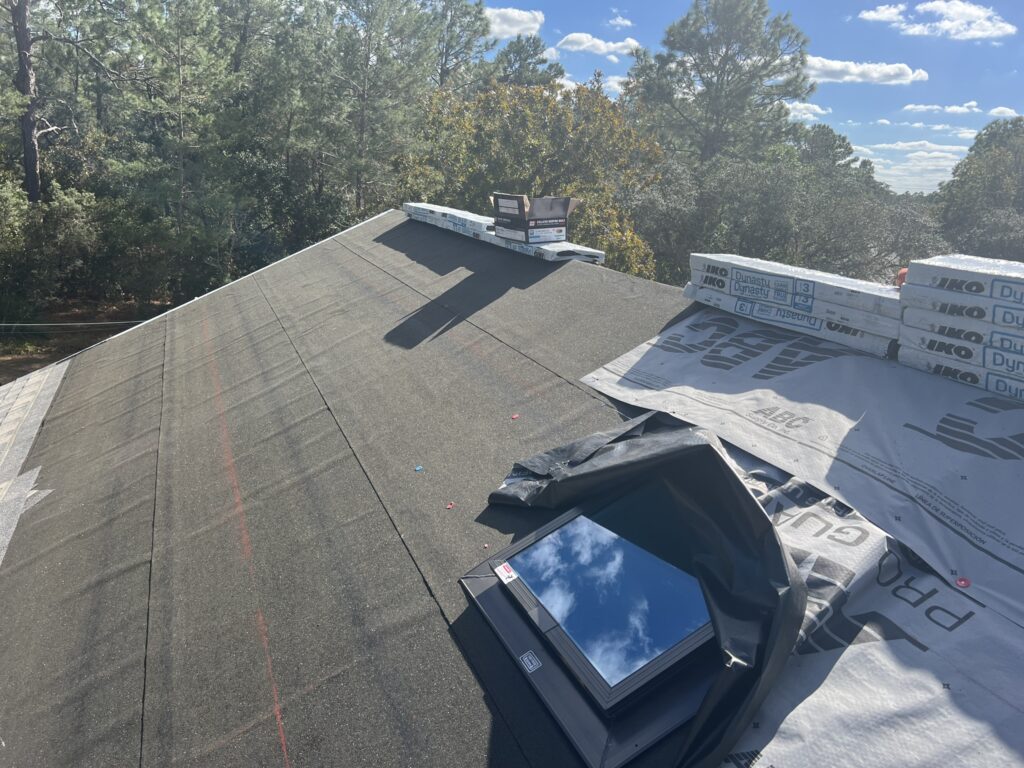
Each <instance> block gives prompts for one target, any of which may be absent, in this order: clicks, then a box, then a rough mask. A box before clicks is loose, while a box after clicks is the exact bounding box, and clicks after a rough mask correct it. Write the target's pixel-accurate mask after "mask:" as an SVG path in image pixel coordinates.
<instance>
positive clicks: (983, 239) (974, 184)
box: [940, 117, 1024, 261]
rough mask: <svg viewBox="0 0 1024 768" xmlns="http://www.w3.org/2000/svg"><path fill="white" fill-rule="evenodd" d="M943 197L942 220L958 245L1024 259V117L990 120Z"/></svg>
mask: <svg viewBox="0 0 1024 768" xmlns="http://www.w3.org/2000/svg"><path fill="white" fill-rule="evenodd" d="M940 197H941V199H942V214H941V215H942V222H943V224H944V226H945V228H946V232H947V233H948V236H949V239H950V241H951V242H952V243H953V245H954V246H956V248H957V249H959V250H961V251H962V252H964V253H970V254H973V255H975V256H987V257H990V258H995V259H1010V260H1013V261H1024V117H1015V118H1013V119H1012V120H996V121H995V122H993V123H989V125H987V126H986V127H985V129H984V130H983V131H982V132H981V133H979V134H978V136H977V137H976V138H975V140H974V145H973V146H972V147H971V149H970V151H969V152H968V153H967V157H965V158H964V159H963V160H961V161H960V162H959V163H957V166H956V167H955V168H954V169H953V179H952V181H949V182H947V183H946V184H944V185H943V186H942V189H941V194H940Z"/></svg>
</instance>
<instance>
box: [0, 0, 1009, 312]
mask: <svg viewBox="0 0 1024 768" xmlns="http://www.w3.org/2000/svg"><path fill="white" fill-rule="evenodd" d="M0 13H2V14H3V15H2V17H0V25H2V26H0V35H2V36H3V39H2V41H0V70H3V72H4V73H6V75H7V76H5V77H3V78H0V321H3V322H12V321H24V320H26V319H30V318H32V317H34V316H37V315H38V314H39V313H40V312H42V311H45V309H46V307H48V306H52V304H53V303H54V302H58V303H59V302H62V301H67V300H69V299H76V298H81V299H92V300H110V301H138V302H150V301H154V300H160V301H170V302H179V301H182V300H186V299H188V298H191V297H193V296H195V295H198V294H201V293H203V292H205V291H208V290H210V289H211V288H213V287H216V286H217V285H221V284H223V283H224V282H226V281H228V280H231V279H234V278H236V277H239V276H241V275H243V274H246V273H248V272H250V271H252V270H253V269H256V268H258V267H261V266H263V265H265V264H267V263H270V262H272V261H274V260H276V259H278V258H280V257H282V256H284V255H286V254H288V253H290V252H293V251H296V250H298V249H300V248H302V247H304V246H305V245H308V244H309V243H311V242H315V241H317V240H319V239H322V238H323V237H325V236H327V235H329V234H331V233H333V232H336V231H338V230H340V229H343V228H345V227H346V226H349V225H351V224H353V223H356V222H358V221H360V220H362V219H364V218H366V217H368V216H369V215H372V214H374V213H376V212H378V211H380V210H382V209H385V208H388V207H397V206H398V205H400V203H401V202H403V201H405V200H426V201H430V202H436V203H441V204H448V205H454V206H457V207H461V208H467V209H471V210H475V211H478V212H485V211H486V210H487V207H488V205H487V195H488V194H489V193H490V192H492V191H494V190H496V189H500V190H502V191H517V192H528V193H531V194H534V195H538V194H569V195H574V196H577V197H580V198H582V199H583V200H584V201H585V205H584V206H583V207H582V208H581V209H580V210H579V211H578V213H577V214H576V215H575V216H574V221H573V222H572V236H573V239H575V240H577V241H579V242H583V243H586V244H588V245H592V246H595V247H599V248H602V249H604V250H606V251H607V253H608V256H609V258H608V264H609V265H610V266H612V267H614V268H616V269H620V270H623V271H627V272H630V273H633V274H637V275H641V276H644V277H651V278H656V279H659V280H663V281H667V282H674V283H680V282H682V281H684V280H685V279H686V277H687V256H688V254H689V253H690V252H691V251H728V252H736V253H742V254H745V255H749V256H756V257H762V258H768V259H774V260H778V261H784V262H787V263H792V264H799V265H805V266H810V267H816V268H822V269H828V270H831V271H835V272H841V273H844V274H848V275H853V276H859V277H867V278H873V279H881V280H887V279H889V278H890V277H891V275H892V273H893V272H894V270H895V268H896V266H897V265H899V264H902V263H906V261H908V260H909V259H911V258H916V257H921V256H927V255H931V254H934V253H939V252H943V251H950V250H963V251H966V252H970V253H975V254H977V255H982V256H993V257H1000V258H1013V259H1021V258H1024V119H1021V118H1017V119H1014V120H1000V121H996V122H994V123H992V124H990V125H989V126H988V127H986V128H985V129H984V130H983V131H982V132H981V133H980V134H979V135H978V136H977V138H976V140H975V142H974V145H973V147H972V148H971V150H970V152H969V153H968V155H967V157H966V158H965V159H964V160H963V161H961V163H960V164H959V165H958V166H957V167H956V169H955V171H954V174H953V179H952V181H950V182H948V183H946V184H944V185H943V186H942V188H941V189H940V190H939V191H938V192H937V193H935V194H933V195H928V196H922V195H906V194H903V195H900V194H895V193H894V192H893V191H892V190H890V189H889V188H888V187H887V186H886V185H884V184H882V183H880V182H879V181H878V180H877V179H876V178H875V176H874V168H873V166H872V164H871V162H870V160H866V159H861V158H858V157H856V156H855V154H854V152H853V148H852V146H851V145H850V142H849V141H848V140H847V139H846V138H845V137H844V136H842V135H840V134H838V133H836V132H835V131H833V130H832V129H830V128H828V127H827V126H824V125H815V126H813V127H806V126H804V125H803V124H801V123H799V122H794V121H792V120H790V119H789V111H788V108H787V106H786V105H787V104H788V103H791V102H794V101H803V100H805V99H806V98H807V97H808V95H809V94H810V93H811V92H812V90H813V84H812V83H810V82H809V81H808V80H807V77H806V76H805V75H804V73H803V69H804V63H805V57H806V48H807V39H806V37H805V36H804V35H803V34H802V33H801V32H800V30H799V29H798V28H797V27H796V26H795V25H794V24H793V22H792V20H791V18H790V17H789V16H788V15H772V13H771V12H770V10H769V8H768V6H767V4H766V2H765V0H694V2H693V4H692V6H691V7H690V9H689V10H688V11H687V13H686V14H685V15H684V16H683V17H682V18H680V19H679V20H678V21H676V22H675V23H673V24H672V25H671V26H670V27H669V28H668V29H667V30H666V31H665V36H664V40H663V47H662V50H661V51H659V52H657V53H652V52H649V51H645V50H638V51H636V52H635V56H634V64H633V66H632V67H631V69H630V72H629V76H628V78H627V79H626V81H625V83H624V84H623V87H622V92H621V95H619V96H618V98H614V99H613V98H609V96H608V95H607V94H606V90H607V88H606V83H605V81H604V79H603V76H602V74H601V73H600V72H595V73H594V75H593V77H592V78H591V79H590V80H589V81H588V82H585V83H580V84H575V83H569V82H567V81H566V79H565V72H564V70H563V69H562V68H561V67H560V66H559V65H558V63H557V62H550V61H547V60H546V59H545V56H544V43H543V42H542V40H541V39H540V38H539V37H537V36H521V37H517V38H515V39H513V40H511V41H509V42H508V43H507V44H506V45H505V46H504V47H503V48H502V49H501V50H498V51H495V45H496V43H495V41H494V40H493V38H491V37H490V34H489V33H490V30H489V28H488V21H487V17H486V15H485V13H484V9H483V6H482V4H481V3H480V2H476V3H472V2H468V0H346V1H345V2H338V1H337V0H334V1H328V0H175V2H173V3H167V2H163V0H160V1H157V0H60V1H59V2H56V1H54V0H47V1H46V2H44V1H43V0H0Z"/></svg>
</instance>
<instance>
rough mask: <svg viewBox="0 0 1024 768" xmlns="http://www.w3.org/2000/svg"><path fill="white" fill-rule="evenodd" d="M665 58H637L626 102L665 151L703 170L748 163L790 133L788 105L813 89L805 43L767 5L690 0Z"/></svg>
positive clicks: (755, 0) (667, 41)
mask: <svg viewBox="0 0 1024 768" xmlns="http://www.w3.org/2000/svg"><path fill="white" fill-rule="evenodd" d="M662 43H663V45H664V46H665V51H664V52H663V53H658V54H656V55H654V56H652V55H651V54H650V53H648V52H646V51H640V52H639V53H638V55H637V58H636V64H635V65H634V66H633V69H632V71H631V76H632V83H631V87H630V89H629V96H630V97H631V98H634V99H636V100H638V101H639V102H640V103H641V105H642V107H643V108H644V109H645V110H646V111H647V114H646V115H645V118H646V119H647V120H649V121H650V122H651V123H652V125H654V126H655V128H656V130H657V131H658V135H659V137H660V138H661V139H662V141H663V142H664V143H665V144H666V146H668V147H670V148H674V149H679V150H681V151H684V152H686V153H688V154H690V155H692V156H694V157H696V158H698V159H699V160H700V161H702V162H704V161H707V160H710V159H711V158H713V157H716V156H717V155H719V154H721V153H728V154H733V155H749V154H751V153H753V152H756V151H757V150H758V149H760V148H763V147H765V146H769V145H771V144H773V143H775V142H776V141H778V140H779V139H780V138H781V137H782V136H783V135H784V134H785V133H786V129H787V114H788V111H787V109H786V106H785V102H786V101H787V100H792V99H797V100H802V99H804V98H806V97H807V96H808V94H810V93H811V90H812V86H811V83H810V81H809V80H808V79H807V76H806V75H805V74H804V72H803V69H804V64H805V63H806V58H807V57H806V50H805V49H806V46H807V39H806V38H805V37H804V36H803V34H802V33H801V32H800V30H798V29H797V28H796V26H794V25H793V23H792V22H791V21H790V18H789V14H784V15H781V16H774V17H772V18H769V17H768V4H767V2H766V1H765V0H694V3H693V7H692V8H691V9H690V11H689V12H688V13H687V14H686V15H685V16H684V17H683V18H681V19H679V20H678V21H677V22H675V23H674V24H672V25H671V26H670V27H669V28H668V29H667V30H666V32H665V38H664V40H663V41H662Z"/></svg>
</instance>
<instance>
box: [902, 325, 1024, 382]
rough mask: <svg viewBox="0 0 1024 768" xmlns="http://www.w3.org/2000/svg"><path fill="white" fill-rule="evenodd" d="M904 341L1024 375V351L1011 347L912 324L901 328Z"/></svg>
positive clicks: (998, 370) (986, 367) (977, 364)
mask: <svg viewBox="0 0 1024 768" xmlns="http://www.w3.org/2000/svg"><path fill="white" fill-rule="evenodd" d="M900 345H901V346H908V347H917V348H919V349H922V350H924V351H925V352H930V353H931V354H933V355H937V356H939V357H947V358H950V359H952V360H956V361H957V362H960V363H965V364H967V365H972V366H975V367H977V368H982V369H984V370H987V371H993V372H995V373H1001V374H1004V375H1009V376H1015V377H1017V378H1022V379H1024V355H1021V354H1016V353H1014V352H1012V351H1010V350H1009V349H1007V348H996V347H987V346H982V345H980V344H975V343H973V342H972V341H969V340H967V339H964V338H952V337H950V336H944V335H940V334H937V333H928V332H927V331H920V330H917V329H916V328H911V327H909V326H904V327H903V329H902V330H901V331H900Z"/></svg>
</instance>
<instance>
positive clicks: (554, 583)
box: [508, 515, 709, 685]
mask: <svg viewBox="0 0 1024 768" xmlns="http://www.w3.org/2000/svg"><path fill="white" fill-rule="evenodd" d="M508 562H509V564H510V565H511V566H512V567H513V568H514V569H515V571H516V573H517V574H518V575H519V578H520V579H522V581H523V583H524V584H525V585H526V587H527V588H528V589H529V590H530V591H531V592H532V593H533V595H534V596H535V597H536V598H537V600H538V601H539V602H540V603H541V604H542V605H543V606H544V607H545V608H546V609H547V611H548V613H550V614H551V616H552V617H553V618H554V619H555V620H556V621H557V622H558V623H559V624H560V625H561V626H562V629H563V630H565V633H566V634H567V635H568V636H569V638H570V639H571V640H572V642H573V643H575V645H576V647H577V648H579V650H580V652H582V653H583V655H584V656H585V657H586V658H587V660H588V661H589V662H590V663H591V664H592V665H593V666H594V668H595V669H596V670H597V671H598V673H599V674H600V675H601V677H603V678H604V680H605V682H607V683H608V685H615V684H617V683H619V682H621V681H622V680H624V679H626V678H627V677H629V675H631V674H633V673H634V672H636V671H637V670H638V669H640V668H641V667H643V666H644V665H645V664H647V663H649V662H650V661H652V660H653V659H655V658H657V657H658V656H659V655H660V654H662V653H664V652H665V651H667V650H668V649H670V648H672V647H673V646H674V645H676V644H678V643H679V642H681V641H682V640H684V639H686V638H687V637H688V636H689V635H690V634H692V633H693V632H695V631H696V630H698V629H699V628H700V627H702V626H703V625H704V624H706V623H707V622H708V621H709V616H708V610H707V605H706V604H705V602H704V596H703V593H702V592H701V589H700V584H699V583H698V581H697V580H696V579H695V578H694V577H693V576H690V575H689V574H688V573H685V572H684V571H682V570H680V569H679V568H677V567H676V566H674V565H671V564H669V563H667V562H665V561H664V560H662V559H661V558H659V557H656V556H655V555H653V554H651V553H650V552H648V551H647V550H646V549H643V548H642V547H640V546H637V545H636V544H634V543H633V542H632V541H630V540H628V539H625V538H623V537H621V536H619V535H618V534H616V533H614V532H613V531H611V530H609V529H608V528H605V527H604V526H602V525H600V524H599V523H597V522H595V521H594V520H591V519H590V518H588V517H585V516H582V515H581V516H579V517H576V518H573V519H572V520H571V521H569V522H568V523H566V524H565V525H563V526H562V527H561V528H559V529H558V530H556V531H553V532H551V533H549V534H548V535H547V536H545V537H544V538H542V539H540V540H538V541H537V542H535V543H534V544H532V545H531V546H529V547H527V548H526V549H524V550H523V551H522V552H520V553H518V554H516V555H514V556H513V557H511V558H510V559H509V561H508Z"/></svg>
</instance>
